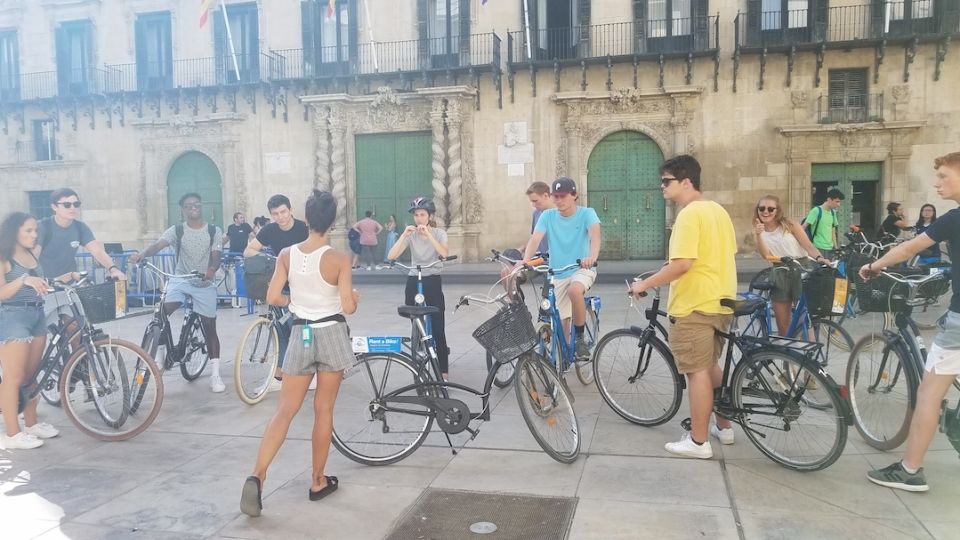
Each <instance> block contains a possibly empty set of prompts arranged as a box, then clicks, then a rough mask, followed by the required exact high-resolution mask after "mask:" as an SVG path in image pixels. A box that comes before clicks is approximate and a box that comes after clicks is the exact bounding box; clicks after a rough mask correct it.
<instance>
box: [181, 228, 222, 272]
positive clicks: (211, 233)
mask: <svg viewBox="0 0 960 540" xmlns="http://www.w3.org/2000/svg"><path fill="white" fill-rule="evenodd" d="M174 232H175V233H176V235H177V262H180V244H182V243H183V223H177V225H176V226H175V227H174ZM207 234H208V235H209V236H210V244H209V247H210V248H211V249H213V237H214V236H215V235H216V234H217V228H216V226H214V224H213V223H207Z"/></svg>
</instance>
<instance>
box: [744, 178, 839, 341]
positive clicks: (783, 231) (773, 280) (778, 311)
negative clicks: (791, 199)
mask: <svg viewBox="0 0 960 540" xmlns="http://www.w3.org/2000/svg"><path fill="white" fill-rule="evenodd" d="M753 238H754V240H755V241H756V243H757V252H759V253H760V256H761V257H763V258H765V259H766V258H767V257H771V256H773V257H790V258H792V259H797V258H801V257H806V256H809V257H810V258H811V259H814V260H816V261H818V262H819V261H826V259H825V258H824V257H823V256H822V255H821V254H820V250H818V249H817V248H816V247H814V245H813V244H812V243H811V242H810V239H809V238H808V237H807V235H806V234H805V233H804V232H803V227H801V226H800V224H799V223H796V222H795V221H792V220H790V219H789V218H788V217H787V216H786V215H785V214H784V213H783V207H782V206H781V205H780V198H779V197H777V196H776V195H765V196H764V197H763V198H762V199H760V200H759V201H758V202H757V217H756V218H755V219H754V229H753ZM770 284H771V285H772V286H773V288H772V289H771V290H770V301H771V303H772V304H773V315H774V317H775V318H776V320H777V333H778V334H780V335H781V336H784V337H790V336H787V335H786V334H787V331H788V330H789V328H790V316H791V310H792V309H793V304H794V303H796V302H797V300H799V299H800V294H801V292H802V287H803V283H802V281H801V276H800V269H799V268H797V267H795V266H774V267H773V269H771V270H770Z"/></svg>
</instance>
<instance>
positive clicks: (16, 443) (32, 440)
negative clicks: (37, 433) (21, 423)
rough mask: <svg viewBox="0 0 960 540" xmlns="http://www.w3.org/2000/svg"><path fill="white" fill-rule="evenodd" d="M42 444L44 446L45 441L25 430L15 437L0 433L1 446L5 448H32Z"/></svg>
mask: <svg viewBox="0 0 960 540" xmlns="http://www.w3.org/2000/svg"><path fill="white" fill-rule="evenodd" d="M40 446H43V441H41V440H40V439H38V438H36V437H34V436H33V435H30V434H29V433H27V432H25V431H21V432H19V433H17V434H16V435H14V436H13V437H11V436H9V435H7V434H2V435H0V448H3V449H4V450H30V449H31V448H37V447H40Z"/></svg>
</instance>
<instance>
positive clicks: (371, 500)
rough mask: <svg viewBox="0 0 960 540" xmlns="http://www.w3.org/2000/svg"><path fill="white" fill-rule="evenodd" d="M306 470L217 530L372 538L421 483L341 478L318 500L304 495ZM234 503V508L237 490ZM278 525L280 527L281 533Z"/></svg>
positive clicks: (257, 535) (335, 539) (232, 534)
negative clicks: (258, 507)
mask: <svg viewBox="0 0 960 540" xmlns="http://www.w3.org/2000/svg"><path fill="white" fill-rule="evenodd" d="M309 484H310V475H309V473H307V474H305V475H301V476H299V477H297V478H295V479H294V480H292V481H291V482H289V483H288V484H287V485H286V486H284V487H283V488H281V489H279V490H277V491H275V492H274V493H273V494H271V495H270V496H268V497H266V498H265V499H264V500H263V514H262V515H261V516H260V517H257V518H252V517H249V516H246V515H242V514H240V515H239V516H238V517H235V518H234V519H233V520H232V521H230V523H228V524H227V525H226V526H224V527H222V528H221V529H220V530H219V531H217V534H218V535H220V536H225V537H229V538H253V539H261V538H279V537H281V534H282V538H284V539H289V540H294V539H300V538H305V539H306V538H309V539H318V540H320V539H330V540H341V539H346V538H349V539H350V540H367V539H370V540H374V539H380V538H383V537H384V536H385V535H386V534H387V532H388V531H389V530H390V528H391V527H392V526H393V524H394V523H395V522H396V521H397V520H398V519H399V518H400V516H402V515H403V513H404V512H405V511H406V509H407V508H408V507H409V506H410V505H411V504H413V502H414V501H416V500H417V498H418V497H419V496H420V493H421V491H422V490H421V489H419V488H410V487H373V486H361V485H356V484H352V483H350V481H349V480H347V479H346V478H344V479H343V480H342V482H341V484H340V487H339V489H337V491H336V492H335V493H333V494H331V495H330V496H328V497H325V498H324V499H321V500H320V501H310V500H309V499H308V498H307V491H308V490H309ZM235 495H236V497H234V500H233V502H234V505H235V507H236V508H237V510H238V511H239V507H240V505H239V503H240V490H239V486H238V489H237V490H236V492H235ZM281 531H282V533H281Z"/></svg>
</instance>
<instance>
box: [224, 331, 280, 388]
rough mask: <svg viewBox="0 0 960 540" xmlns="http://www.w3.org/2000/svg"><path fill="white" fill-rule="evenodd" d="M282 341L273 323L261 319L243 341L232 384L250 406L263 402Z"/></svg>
mask: <svg viewBox="0 0 960 540" xmlns="http://www.w3.org/2000/svg"><path fill="white" fill-rule="evenodd" d="M279 349H280V338H279V336H278V335H277V329H276V327H274V325H273V321H271V320H270V319H268V318H266V317H258V318H257V320H256V321H254V322H253V324H251V325H250V326H249V327H248V328H247V331H246V332H245V333H244V334H243V339H241V340H240V347H239V348H238V349H237V357H236V359H235V360H234V362H233V384H234V385H235V386H236V388H237V395H238V396H240V399H241V400H243V402H244V403H246V404H247V405H256V404H257V403H260V402H261V401H262V400H263V398H264V397H266V395H267V389H268V388H269V386H270V381H271V380H272V379H273V374H274V372H276V369H277V360H278V359H279Z"/></svg>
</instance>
